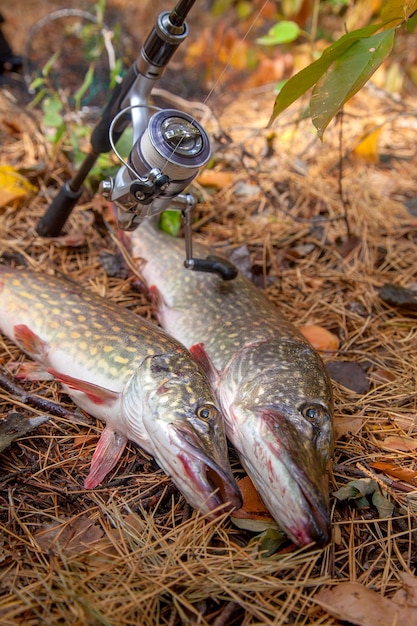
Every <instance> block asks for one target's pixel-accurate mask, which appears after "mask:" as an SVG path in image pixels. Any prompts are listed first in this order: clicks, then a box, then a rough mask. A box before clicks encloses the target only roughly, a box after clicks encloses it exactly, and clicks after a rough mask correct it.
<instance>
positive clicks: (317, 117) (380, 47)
mask: <svg viewBox="0 0 417 626" xmlns="http://www.w3.org/2000/svg"><path fill="white" fill-rule="evenodd" d="M394 31H395V29H394V28H390V29H389V30H386V31H383V32H382V33H378V34H376V35H373V36H372V37H366V38H364V39H360V40H359V41H356V42H354V43H353V44H352V45H351V46H350V47H349V48H348V49H347V50H346V51H345V52H344V53H343V54H341V55H340V56H339V57H338V58H337V60H336V61H335V62H334V64H333V67H331V69H330V70H329V71H328V72H327V73H326V74H325V75H324V76H323V77H322V78H321V79H320V80H319V81H318V82H317V84H316V86H315V87H314V89H313V94H312V96H311V100H310V113H311V119H312V121H313V124H314V126H315V127H316V128H317V130H318V133H319V137H322V136H323V133H324V130H325V129H326V127H327V126H328V124H329V123H330V121H331V120H332V119H333V118H334V116H335V115H336V114H337V113H338V111H340V109H341V107H342V106H343V105H344V104H345V102H347V101H348V100H349V99H350V98H351V97H352V96H353V95H354V94H355V93H356V92H357V91H359V89H361V88H362V87H363V85H364V84H365V83H366V82H367V81H368V80H369V78H370V77H371V76H372V74H373V73H374V72H375V70H376V69H377V68H378V67H379V66H380V65H381V63H382V61H384V59H385V58H386V57H387V56H388V54H389V53H390V52H391V49H392V46H393V43H394Z"/></svg>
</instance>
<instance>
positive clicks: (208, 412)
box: [197, 404, 217, 420]
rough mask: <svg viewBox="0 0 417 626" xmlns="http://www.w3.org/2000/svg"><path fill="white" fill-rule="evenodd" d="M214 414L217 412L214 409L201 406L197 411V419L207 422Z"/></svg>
mask: <svg viewBox="0 0 417 626" xmlns="http://www.w3.org/2000/svg"><path fill="white" fill-rule="evenodd" d="M216 412H217V410H216V407H214V406H211V405H209V404H203V405H201V406H199V407H198V409H197V417H199V418H200V419H202V420H208V419H210V418H211V417H214V416H215V414H216Z"/></svg>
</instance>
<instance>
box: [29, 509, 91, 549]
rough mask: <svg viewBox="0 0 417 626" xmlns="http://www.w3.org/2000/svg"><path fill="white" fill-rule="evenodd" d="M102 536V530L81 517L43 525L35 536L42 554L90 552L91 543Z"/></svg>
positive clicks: (85, 517)
mask: <svg viewBox="0 0 417 626" xmlns="http://www.w3.org/2000/svg"><path fill="white" fill-rule="evenodd" d="M102 536H103V530H102V529H101V528H100V526H98V525H97V524H94V523H93V522H91V520H90V519H89V518H88V517H87V516H86V515H83V516H82V517H77V518H75V519H66V518H60V519H59V520H56V521H54V522H51V523H45V524H43V526H42V529H41V530H39V531H38V532H37V533H36V534H35V538H36V541H37V543H38V545H39V547H40V548H41V549H42V550H43V551H44V552H51V551H52V552H56V553H60V552H62V553H64V554H66V555H71V554H79V553H81V552H86V551H88V550H90V546H91V544H92V543H94V542H96V541H98V540H99V539H101V537H102Z"/></svg>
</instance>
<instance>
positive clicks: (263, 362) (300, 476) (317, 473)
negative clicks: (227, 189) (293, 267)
mask: <svg viewBox="0 0 417 626" xmlns="http://www.w3.org/2000/svg"><path fill="white" fill-rule="evenodd" d="M124 236H125V237H127V239H128V245H129V246H130V251H131V253H132V256H133V257H134V259H135V262H137V263H138V264H139V267H140V272H141V275H142V276H143V278H144V280H145V282H146V284H147V285H148V287H149V291H150V294H151V296H152V297H153V300H154V303H155V309H156V312H157V316H158V320H159V322H160V324H161V325H162V327H163V328H165V330H167V331H168V332H169V333H170V334H172V335H173V336H174V337H176V339H178V340H179V341H181V342H182V343H183V344H184V345H186V346H187V347H188V348H189V349H190V351H191V353H192V354H193V355H194V356H195V357H196V359H197V360H198V361H199V362H200V363H201V364H202V365H203V367H204V368H205V370H206V371H207V373H208V374H209V378H210V380H211V382H212V385H213V388H214V390H215V392H216V395H217V398H218V400H219V402H220V405H221V409H222V414H223V416H224V419H225V425H226V434H227V436H228V438H229V440H230V441H231V442H232V444H233V445H234V447H235V448H236V450H237V452H238V454H239V457H240V460H241V462H242V465H243V467H244V468H245V469H246V471H247V473H248V474H249V476H250V477H251V479H252V481H253V482H254V484H255V486H256V488H257V490H258V492H259V493H260V495H261V497H262V499H263V501H264V503H265V505H266V507H267V508H268V509H269V511H270V513H271V515H272V517H273V518H274V519H275V520H276V521H277V522H278V524H279V525H280V526H281V527H282V528H283V529H284V530H285V531H286V533H287V534H288V535H289V537H290V538H291V539H292V540H293V541H294V542H295V543H296V544H298V545H306V544H309V543H311V542H316V543H317V544H319V545H324V544H326V543H327V542H328V541H329V537H330V521H329V518H330V515H329V495H328V475H327V474H328V465H329V461H330V458H331V455H332V448H333V426H332V414H333V400H332V388H331V383H330V380H329V377H328V375H327V373H326V369H325V366H324V364H323V362H322V360H321V358H320V356H319V355H318V354H317V352H316V351H315V350H314V349H313V348H312V346H311V345H310V343H309V342H308V341H307V340H306V339H305V338H304V337H303V336H302V334H301V333H300V332H299V331H298V330H297V329H296V328H295V326H293V325H292V324H291V323H290V322H289V321H287V320H286V319H285V318H284V317H283V315H282V314H281V313H280V311H279V310H278V308H277V307H276V306H275V305H274V304H273V303H272V302H271V301H270V300H268V298H267V297H266V296H265V295H264V294H263V292H262V291H261V290H259V289H257V288H256V287H255V285H254V284H253V283H252V282H251V281H250V280H249V279H247V278H246V277H245V276H244V275H242V274H240V273H239V274H238V276H237V278H235V279H234V280H230V281H223V280H222V279H221V278H219V277H218V276H217V275H215V274H208V273H203V272H193V271H190V270H188V269H185V268H184V265H183V261H184V242H183V241H182V240H181V239H175V238H173V237H171V236H169V235H166V234H165V233H163V232H161V231H159V230H158V229H157V228H156V227H155V225H154V224H153V222H151V221H147V222H144V223H143V224H141V225H140V226H139V228H138V229H137V230H135V231H133V232H131V233H125V234H124ZM194 253H195V255H196V256H197V257H201V258H206V257H207V256H208V255H209V254H211V253H212V252H211V251H210V250H209V249H207V248H205V247H204V246H201V245H200V246H199V245H197V244H196V245H195V248H194Z"/></svg>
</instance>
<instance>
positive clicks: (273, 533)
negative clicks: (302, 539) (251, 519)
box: [249, 528, 288, 558]
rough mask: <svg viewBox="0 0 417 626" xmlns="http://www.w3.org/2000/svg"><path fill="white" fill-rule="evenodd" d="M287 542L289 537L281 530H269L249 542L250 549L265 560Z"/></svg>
mask: <svg viewBox="0 0 417 626" xmlns="http://www.w3.org/2000/svg"><path fill="white" fill-rule="evenodd" d="M287 541H288V537H287V535H286V534H285V533H284V531H282V530H281V529H280V528H267V529H266V530H264V531H262V532H261V533H260V534H259V535H256V536H255V537H253V538H252V539H251V540H250V541H249V547H250V548H251V549H252V550H253V552H254V553H255V554H259V555H260V556H261V557H264V558H265V557H268V556H272V555H273V554H274V552H276V551H277V550H278V549H279V548H280V547H281V546H282V545H284V544H285V543H286V542H287Z"/></svg>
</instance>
